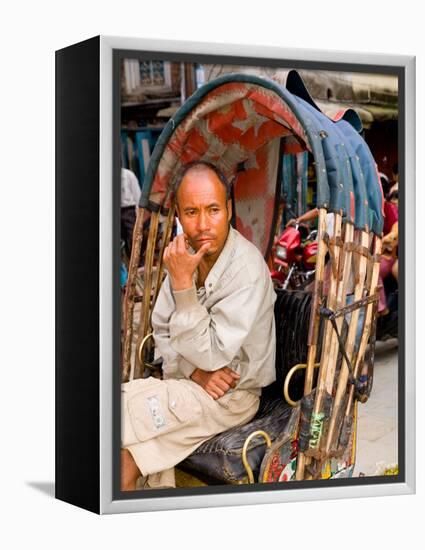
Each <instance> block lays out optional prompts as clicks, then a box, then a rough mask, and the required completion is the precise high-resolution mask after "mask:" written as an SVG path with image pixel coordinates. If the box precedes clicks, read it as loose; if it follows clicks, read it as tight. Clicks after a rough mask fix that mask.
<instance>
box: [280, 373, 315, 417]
mask: <svg viewBox="0 0 425 550" xmlns="http://www.w3.org/2000/svg"><path fill="white" fill-rule="evenodd" d="M313 367H314V368H315V369H317V368H319V367H320V363H314V365H313ZM306 368H307V363H298V365H294V366H293V367H292V368H291V369H290V371H289V372H288V374H287V375H286V377H285V382H284V384H283V396H284V398H285V400H286V402H287V403H288V405H290V406H291V407H296V406H297V405H298V403H299V401H293V400H292V399H291V398H290V396H289V383H290V381H291V378H292V376H293V375H294V374H295V373H296V372H297V370H302V369H306Z"/></svg>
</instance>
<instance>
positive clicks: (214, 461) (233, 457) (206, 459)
mask: <svg viewBox="0 0 425 550" xmlns="http://www.w3.org/2000/svg"><path fill="white" fill-rule="evenodd" d="M292 410H293V409H292V408H291V407H290V406H289V405H288V404H287V403H285V401H284V400H283V399H282V398H281V397H278V398H271V397H267V396H262V398H261V401H260V406H259V409H258V412H257V414H256V415H255V417H254V418H253V419H252V420H251V421H250V422H248V423H247V424H244V425H243V426H236V427H234V428H231V429H230V430H227V431H225V432H223V433H221V434H219V435H216V436H215V437H213V438H211V439H209V440H208V441H205V443H202V445H201V446H200V447H198V448H197V449H196V451H194V452H193V453H192V454H191V455H190V456H189V457H188V458H187V459H186V460H184V461H183V462H182V463H181V464H180V467H182V468H183V469H185V470H193V471H196V472H197V473H199V474H204V475H205V476H208V477H210V478H214V479H215V480H217V481H221V482H224V483H243V482H245V481H246V479H247V472H246V470H245V467H244V465H243V462H242V449H243V445H244V443H245V440H246V438H247V437H248V436H249V435H250V434H251V433H252V432H255V431H257V430H263V431H265V432H267V434H268V435H269V436H270V438H271V440H272V442H273V441H274V440H275V439H276V438H277V437H279V435H281V434H282V433H283V432H284V431H285V427H286V425H287V423H288V421H289V418H290V416H291V413H292ZM266 448H267V447H266V443H265V441H264V438H263V437H260V436H258V437H255V438H253V439H252V441H251V443H250V445H249V449H248V452H247V458H248V462H249V464H250V466H251V468H252V470H253V474H254V479H257V478H258V474H259V472H260V466H261V462H262V460H263V457H264V454H265V452H266Z"/></svg>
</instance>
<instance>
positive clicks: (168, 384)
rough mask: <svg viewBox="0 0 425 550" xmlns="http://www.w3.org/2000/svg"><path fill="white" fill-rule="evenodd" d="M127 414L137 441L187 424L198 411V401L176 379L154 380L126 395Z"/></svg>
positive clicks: (151, 437)
mask: <svg viewBox="0 0 425 550" xmlns="http://www.w3.org/2000/svg"><path fill="white" fill-rule="evenodd" d="M127 407H128V414H129V417H130V421H131V424H132V427H133V430H134V432H135V434H136V437H137V439H138V440H139V441H146V440H148V439H153V438H155V437H158V436H160V435H164V434H167V433H170V432H172V431H174V430H178V429H179V428H180V427H182V426H184V425H187V424H188V423H189V422H190V421H191V420H192V419H193V418H195V417H197V416H198V415H199V414H200V412H201V410H200V409H201V407H200V404H199V402H198V401H197V400H196V398H194V396H192V395H191V392H190V391H188V390H187V388H185V387H184V386H182V384H181V383H180V382H179V381H178V380H155V383H152V382H151V383H149V384H147V385H146V386H145V387H144V386H142V385H140V386H139V388H138V391H136V392H135V393H134V394H132V395H130V396H128V400H127Z"/></svg>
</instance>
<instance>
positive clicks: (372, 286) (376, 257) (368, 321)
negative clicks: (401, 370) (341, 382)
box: [340, 236, 382, 447]
mask: <svg viewBox="0 0 425 550" xmlns="http://www.w3.org/2000/svg"><path fill="white" fill-rule="evenodd" d="M381 249H382V239H381V238H380V237H377V236H375V244H374V251H373V257H372V259H371V260H370V262H371V263H372V270H371V276H370V280H368V285H367V286H368V287H369V288H368V294H369V296H372V295H374V294H375V293H376V291H377V286H378V278H379V265H380V254H381ZM368 279H369V278H368ZM373 310H374V304H373V303H369V304H368V305H367V307H366V312H365V320H364V328H363V334H362V338H361V340H360V345H359V351H358V354H357V358H356V363H355V366H354V378H357V377H358V374H359V369H360V365H361V363H362V360H363V356H364V354H365V351H366V346H367V343H368V341H369V336H370V332H371V326H372V323H373V322H375V319H373ZM354 390H355V388H354V386H353V385H352V386H351V387H350V389H349V393H348V400H347V405H346V407H345V414H344V420H343V424H342V430H341V436H342V437H343V438H345V435H344V434H346V433H348V432H349V431H350V430H349V428H350V425H351V420H350V419H351V418H352V413H351V409H352V406H353V401H354V396H355V395H354ZM340 445H341V446H342V447H343V446H344V445H345V440H344V439H343V440H342V441H341V437H340Z"/></svg>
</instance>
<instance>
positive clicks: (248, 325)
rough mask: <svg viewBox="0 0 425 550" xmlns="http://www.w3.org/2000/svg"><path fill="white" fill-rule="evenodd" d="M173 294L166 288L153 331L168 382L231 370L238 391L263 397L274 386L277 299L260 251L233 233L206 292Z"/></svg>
mask: <svg viewBox="0 0 425 550" xmlns="http://www.w3.org/2000/svg"><path fill="white" fill-rule="evenodd" d="M195 280H196V277H195V278H194V284H193V286H192V288H189V289H187V290H182V291H178V292H173V290H172V289H171V285H170V279H169V277H168V276H167V277H166V278H165V280H164V283H163V284H162V287H161V291H160V293H159V296H158V299H157V302H156V305H155V308H154V311H153V313H152V326H153V330H154V338H155V345H156V355H157V356H162V358H163V360H164V363H163V373H164V378H190V376H191V374H192V373H193V371H194V370H195V368H200V369H203V370H205V371H215V370H217V369H220V368H221V367H225V366H228V367H230V368H231V369H233V370H234V371H235V372H238V373H239V374H240V379H239V381H238V384H237V387H238V388H239V389H246V390H251V391H253V392H255V393H258V394H259V393H260V391H261V388H262V387H264V386H267V385H268V384H270V383H271V382H273V381H274V380H275V347H276V335H275V323H274V313H273V308H274V302H275V300H276V294H275V292H274V290H273V285H272V281H271V278H270V273H269V270H268V268H267V265H266V263H265V261H264V259H263V257H262V255H261V253H260V252H259V250H258V249H257V248H256V247H255V246H254V245H253V244H252V243H250V242H249V241H248V240H247V239H245V238H244V237H243V236H242V235H241V234H240V233H238V231H236V230H235V229H232V228H230V230H229V235H228V237H227V240H226V243H225V245H224V248H223V250H222V252H221V254H220V256H219V257H218V259H217V261H216V263H215V264H214V266H213V267H212V269H211V271H210V272H209V274H208V276H207V278H206V280H205V284H204V286H203V287H201V288H199V289H198V290H197V289H196V285H195Z"/></svg>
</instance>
